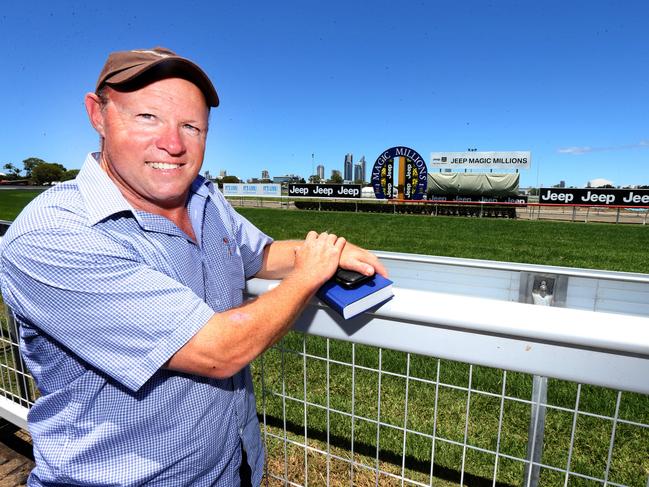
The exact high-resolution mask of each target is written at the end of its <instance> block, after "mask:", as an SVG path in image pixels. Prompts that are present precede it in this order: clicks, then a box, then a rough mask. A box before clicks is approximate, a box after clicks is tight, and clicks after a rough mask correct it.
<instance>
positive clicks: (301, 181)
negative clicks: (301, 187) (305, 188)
mask: <svg viewBox="0 0 649 487" xmlns="http://www.w3.org/2000/svg"><path fill="white" fill-rule="evenodd" d="M298 183H300V184H306V181H305V180H304V178H300V180H299V181H298Z"/></svg>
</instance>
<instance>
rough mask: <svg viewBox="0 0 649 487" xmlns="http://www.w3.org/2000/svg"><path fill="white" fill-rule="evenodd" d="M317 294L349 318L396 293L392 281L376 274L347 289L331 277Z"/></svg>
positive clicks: (344, 316)
mask: <svg viewBox="0 0 649 487" xmlns="http://www.w3.org/2000/svg"><path fill="white" fill-rule="evenodd" d="M316 296H318V298H320V299H321V300H322V301H324V302H325V303H327V304H328V305H329V306H330V307H331V308H332V309H334V310H336V311H337V312H338V313H339V314H340V315H341V316H342V317H343V318H345V319H346V320H348V319H349V318H352V317H354V316H356V315H358V314H360V313H362V312H363V311H366V310H367V309H369V308H371V307H372V306H375V305H377V304H379V303H382V302H383V301H386V300H388V299H390V298H391V297H392V296H394V293H393V292H392V281H391V280H390V279H386V278H385V277H383V276H381V275H379V274H375V275H374V276H373V277H372V279H370V280H369V281H365V282H364V283H363V284H361V285H359V286H358V287H355V288H353V289H347V288H345V287H344V286H341V285H340V284H338V283H337V282H336V281H335V280H333V279H331V280H329V281H327V282H326V283H325V284H324V285H323V286H322V287H321V288H320V289H319V290H318V292H317V293H316Z"/></svg>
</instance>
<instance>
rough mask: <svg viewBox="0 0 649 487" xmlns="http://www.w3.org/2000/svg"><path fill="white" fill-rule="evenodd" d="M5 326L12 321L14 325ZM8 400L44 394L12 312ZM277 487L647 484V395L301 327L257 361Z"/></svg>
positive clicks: (3, 381)
mask: <svg viewBox="0 0 649 487" xmlns="http://www.w3.org/2000/svg"><path fill="white" fill-rule="evenodd" d="M7 318H8V319H7ZM7 318H6V319H5V320H4V321H3V323H2V327H1V334H0V343H1V344H2V355H0V386H1V387H2V391H1V395H2V397H3V398H4V400H5V401H9V402H11V403H13V404H16V405H18V406H20V407H21V408H23V409H24V410H25V412H26V411H27V409H28V408H29V407H30V406H31V405H32V404H33V402H34V400H35V399H36V397H37V391H36V388H35V386H34V382H33V379H32V378H31V376H30V375H29V374H28V372H27V371H26V370H25V368H24V365H23V363H22V360H21V359H20V357H19V354H18V346H17V340H16V338H17V334H16V332H17V330H16V328H15V322H14V321H13V319H12V317H11V315H7ZM253 372H254V377H255V382H256V384H255V385H256V390H257V396H258V397H257V401H258V412H259V417H260V421H261V423H262V435H263V437H264V440H265V444H266V448H267V452H268V457H267V465H266V476H265V480H264V482H265V484H266V485H294V486H306V485H333V486H338V485H351V486H365V485H421V486H451V485H470V486H487V485H489V486H520V485H523V486H526V487H529V486H560V485H563V486H573V485H575V486H582V485H583V486H591V485H592V486H594V485H610V486H633V487H635V486H638V487H647V485H649V484H648V482H649V396H648V395H643V394H636V393H630V392H622V391H615V390H612V389H605V388H601V387H596V386H590V385H582V384H576V383H572V382H567V381H561V380H554V379H547V382H548V387H547V397H541V396H539V395H538V394H537V393H535V388H534V381H535V379H536V377H535V376H532V375H530V374H524V373H520V372H508V371H505V370H500V369H494V368H488V367H483V366H478V365H472V364H467V363H459V362H454V361H449V360H443V359H437V358H434V357H427V356H423V355H417V354H411V353H405V352H398V351H394V350H390V349H385V348H377V347H371V346H367V345H361V344H357V343H353V342H348V341H341V340H331V339H327V338H322V337H317V336H311V335H308V334H303V333H299V332H291V333H290V334H289V335H287V336H286V337H285V338H284V339H283V340H282V341H281V342H280V343H279V344H278V345H277V346H276V347H274V348H272V349H270V350H269V351H267V352H266V353H265V354H264V355H263V356H262V357H260V358H259V359H258V360H257V361H256V362H255V363H254V364H253Z"/></svg>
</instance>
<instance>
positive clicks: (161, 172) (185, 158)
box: [95, 78, 209, 213]
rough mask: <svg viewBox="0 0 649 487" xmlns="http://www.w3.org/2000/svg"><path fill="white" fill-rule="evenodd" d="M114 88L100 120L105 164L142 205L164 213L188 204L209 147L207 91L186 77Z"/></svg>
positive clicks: (130, 197) (136, 203)
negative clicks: (129, 89)
mask: <svg viewBox="0 0 649 487" xmlns="http://www.w3.org/2000/svg"><path fill="white" fill-rule="evenodd" d="M108 91H109V101H108V104H107V105H106V106H105V107H104V108H103V110H101V114H100V116H99V117H100V120H101V124H100V125H99V126H98V125H97V124H95V126H96V128H97V130H98V131H99V132H100V134H101V135H102V136H103V138H104V144H103V149H102V156H101V166H102V168H103V169H104V170H105V171H106V172H107V173H108V175H109V176H110V178H111V179H112V180H113V181H114V182H115V183H116V184H117V186H118V187H119V189H120V191H121V192H122V194H124V196H125V197H126V199H127V200H128V201H129V202H130V203H131V204H132V205H133V206H134V207H136V208H139V209H142V210H145V211H149V212H151V213H164V212H165V211H166V210H173V209H178V208H180V207H182V206H184V205H185V203H186V199H187V194H188V191H189V187H190V185H191V183H192V181H193V180H194V179H195V178H196V176H197V174H198V172H199V171H200V168H201V165H202V163H203V155H204V152H205V139H206V136H207V128H208V115H209V110H208V108H207V104H206V103H205V99H204V98H203V94H202V92H201V91H200V89H199V88H198V87H197V86H196V85H194V84H193V83H191V82H189V81H186V80H184V79H180V78H168V79H163V80H160V81H156V82H154V83H151V84H149V85H147V86H145V87H144V88H141V89H139V90H137V91H133V92H128V93H126V92H118V91H115V90H112V89H108Z"/></svg>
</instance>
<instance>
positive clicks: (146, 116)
mask: <svg viewBox="0 0 649 487" xmlns="http://www.w3.org/2000/svg"><path fill="white" fill-rule="evenodd" d="M138 118H142V119H144V120H153V119H154V118H155V115H153V114H152V113H140V114H139V115H138Z"/></svg>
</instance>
